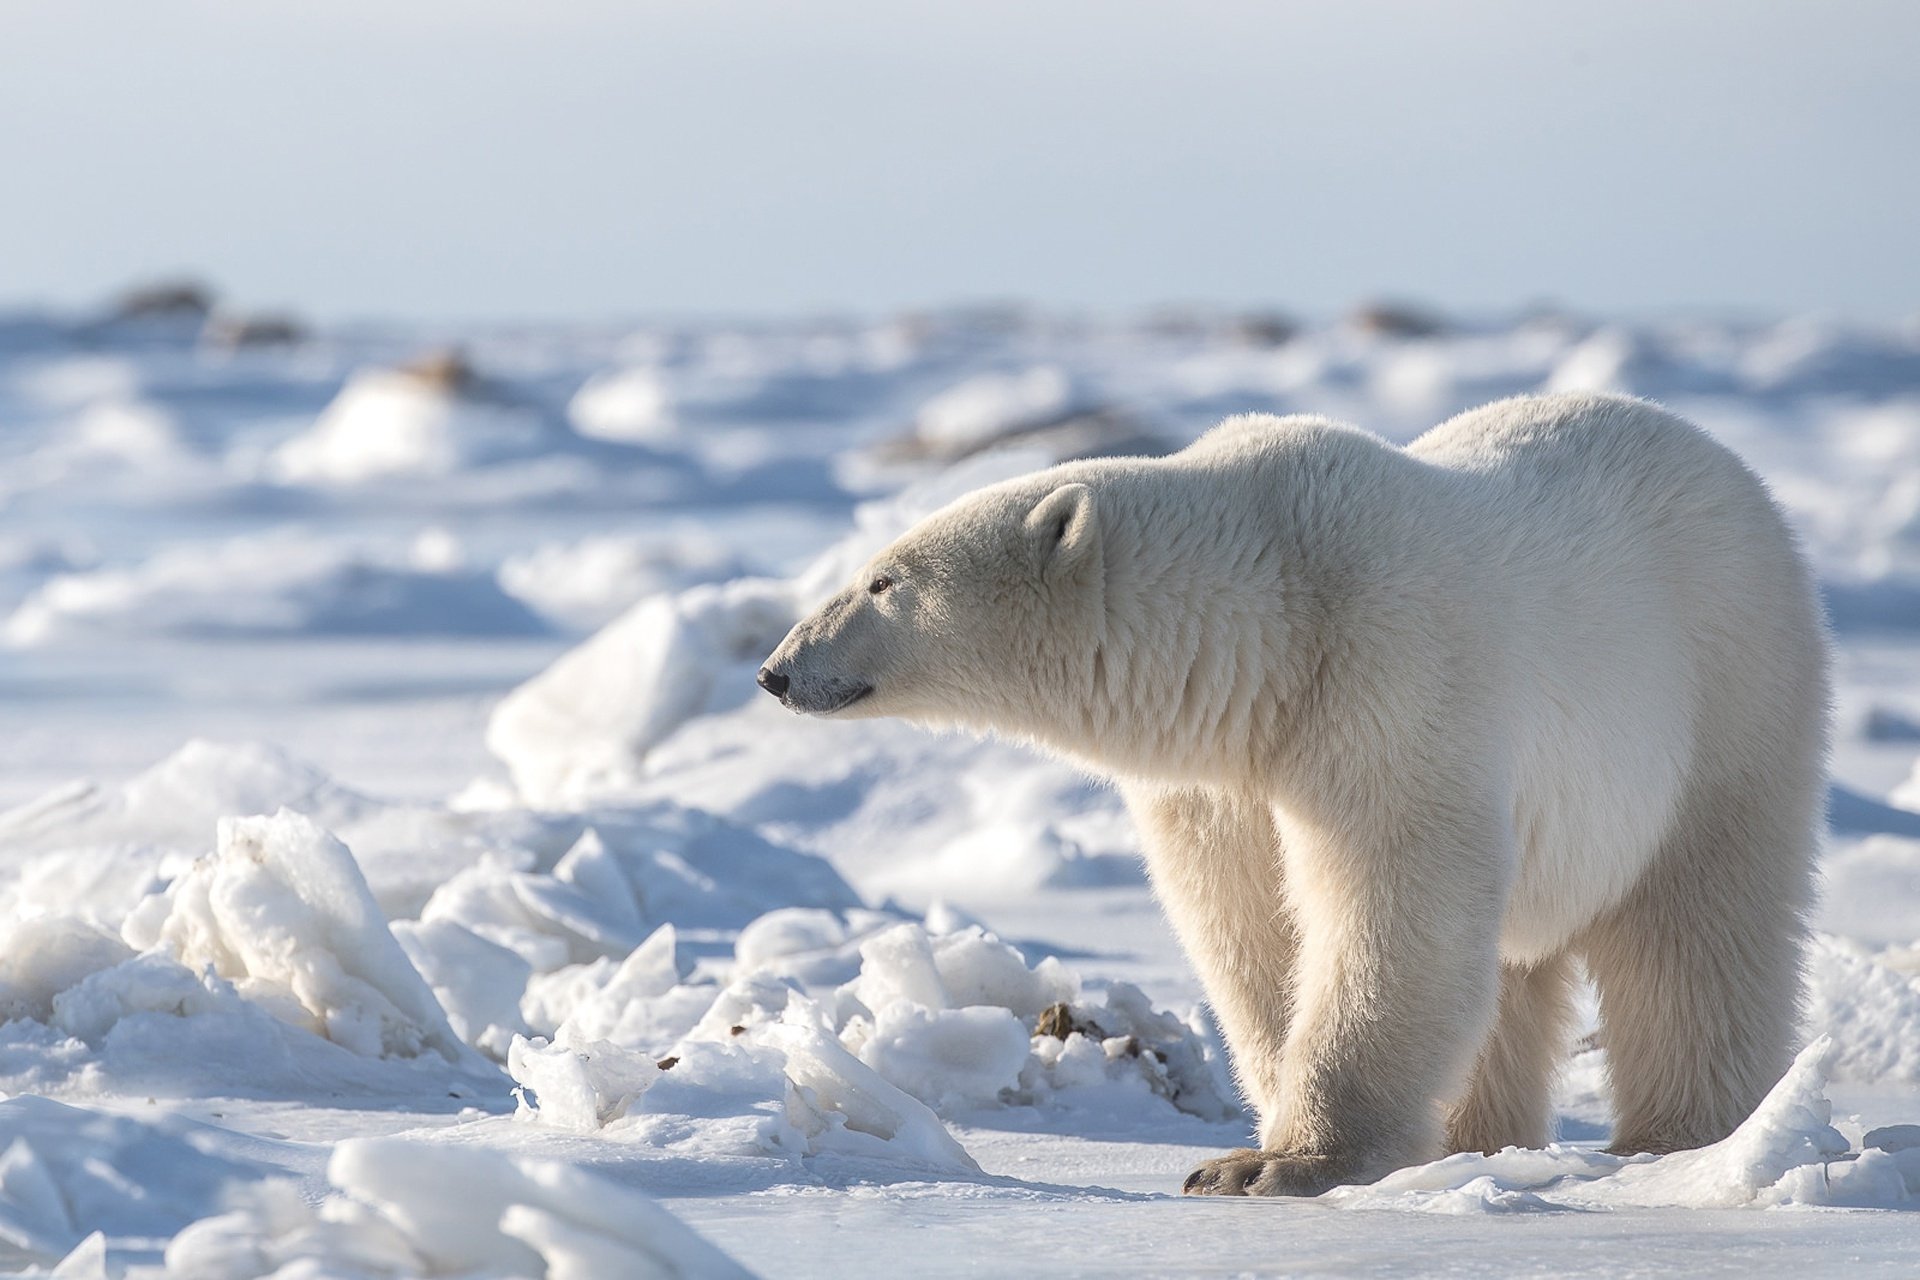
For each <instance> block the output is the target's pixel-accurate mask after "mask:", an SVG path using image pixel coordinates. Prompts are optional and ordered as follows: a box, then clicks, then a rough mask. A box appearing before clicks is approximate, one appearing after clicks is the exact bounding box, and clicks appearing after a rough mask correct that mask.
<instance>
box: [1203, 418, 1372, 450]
mask: <svg viewBox="0 0 1920 1280" xmlns="http://www.w3.org/2000/svg"><path fill="white" fill-rule="evenodd" d="M1382 443H1383V442H1382V441H1381V440H1380V438H1379V437H1378V436H1376V435H1374V434H1373V433H1371V432H1369V431H1364V430H1362V429H1361V428H1359V427H1356V426H1353V425H1351V424H1350V423H1345V422H1340V421H1338V420H1336V419H1333V418H1327V417H1322V416H1321V415H1319V414H1307V413H1297V414H1289V415H1287V416H1285V417H1281V416H1280V415H1278V414H1272V413H1241V414H1235V415H1234V416H1233V417H1231V418H1227V419H1225V420H1224V421H1222V422H1221V423H1220V425H1219V426H1217V427H1214V428H1213V429H1212V430H1210V431H1208V432H1207V433H1206V434H1205V435H1203V436H1201V437H1200V438H1199V439H1197V440H1195V441H1194V442H1193V443H1192V444H1190V445H1188V446H1187V447H1186V448H1185V449H1183V450H1181V451H1180V452H1179V453H1178V454H1175V455H1174V456H1175V457H1176V458H1193V459H1205V460H1207V461H1210V462H1211V461H1222V460H1224V461H1242V460H1244V461H1254V460H1257V459H1260V458H1263V457H1271V456H1275V455H1278V454H1283V453H1288V454H1298V453H1302V452H1310V451H1316V450H1342V449H1350V448H1358V449H1377V448H1379V447H1380V446H1381V444H1382Z"/></svg>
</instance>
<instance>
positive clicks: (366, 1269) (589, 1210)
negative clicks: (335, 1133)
mask: <svg viewBox="0 0 1920 1280" xmlns="http://www.w3.org/2000/svg"><path fill="white" fill-rule="evenodd" d="M327 1181H328V1182H329V1183H330V1184H331V1186H332V1188H333V1191H332V1194H330V1195H328V1196H327V1197H326V1198H325V1199H324V1200H323V1201H322V1202H321V1203H320V1204H318V1205H310V1204H308V1203H307V1202H306V1201H305V1200H303V1199H302V1198H301V1196H300V1194H299V1192H298V1190H297V1188H296V1187H295V1186H294V1185H293V1184H291V1183H285V1182H277V1183H270V1184H267V1185H265V1186H262V1187H258V1188H255V1189H253V1190H252V1191H251V1192H250V1193H247V1194H245V1195H244V1196H243V1197H242V1198H241V1201H240V1204H239V1206H238V1207H236V1208H234V1209H233V1210H231V1211H230V1212H227V1213H224V1214H221V1215H219V1216H216V1217H212V1218H207V1219H204V1220H202V1221H200V1222H196V1223H194V1224H193V1225H192V1226H190V1227H188V1228H187V1229H186V1230H184V1231H182V1232H181V1233H180V1234H179V1235H177V1236H176V1237H174V1239H173V1241H172V1243H171V1244H169V1245H168V1246H167V1251H166V1265H167V1270H168V1273H169V1274H172V1275H181V1276H195V1277H204V1280H257V1278H259V1277H266V1276H295V1275H299V1276H322V1275H325V1276H347V1275H351V1276H356V1277H369V1278H371V1277H396V1278H397V1277H412V1276H480V1275H489V1276H496V1275H497V1276H506V1275H512V1276H529V1277H543V1276H544V1277H553V1278H554V1280H591V1278H593V1277H600V1276H623V1277H625V1276H631V1277H635V1278H636V1280H652V1278H654V1277H663V1278H664V1277H672V1278H689V1280H690V1278H693V1277H701V1278H705V1277H715V1278H716V1280H727V1278H730V1277H736V1276H737V1277H745V1276H747V1275H748V1272H747V1271H746V1270H745V1269H743V1268H742V1267H740V1266H739V1265H738V1264H737V1263H735V1262H734V1261H733V1260H732V1259H731V1258H728V1257H727V1256H726V1255H725V1254H723V1253H721V1252H720V1251H719V1250H718V1249H716V1248H714V1247H713V1246H712V1245H711V1244H709V1243H707V1242H706V1241H705V1240H704V1239H702V1238H701V1237H700V1236H699V1235H698V1234H697V1233H695V1232H694V1231H693V1230H692V1229H691V1228H689V1227H687V1226H686V1225H685V1224H684V1223H682V1222H681V1221H680V1220H679V1219H678V1218H676V1217H674V1216H673V1215H672V1214H671V1213H669V1212H667V1211H666V1210H665V1209H663V1208H661V1207H660V1206H659V1205H657V1204H655V1203H654V1202H653V1201H652V1200H650V1199H648V1198H647V1197H645V1196H643V1195H641V1194H640V1193H638V1192H636V1191H632V1190H629V1189H627V1188H624V1187H619V1186H616V1185H615V1184H613V1183H611V1182H608V1181H606V1180H605V1179H603V1178H600V1177H597V1176H595V1175H593V1174H591V1173H587V1172H585V1171H584V1170H581V1169H578V1168H574V1167H570V1166H566V1165H560V1164H553V1163H549V1162H546V1161H540V1160H524V1159H515V1158H513V1157H510V1156H505V1155H500V1154H497V1153H494V1152H490V1151H484V1150H476V1149H472V1148H467V1147H454V1146H447V1145H438V1144H432V1143H425V1142H410V1141H405V1140H401V1139H392V1138H388V1139H377V1138H357V1139H353V1140H351V1141H347V1142H343V1143H341V1144H340V1145H339V1146H338V1147H336V1148H335V1149H334V1152H333V1156H332V1158H331V1159H330V1160H329V1161H328V1162H327Z"/></svg>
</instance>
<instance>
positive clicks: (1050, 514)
mask: <svg viewBox="0 0 1920 1280" xmlns="http://www.w3.org/2000/svg"><path fill="white" fill-rule="evenodd" d="M1098 505H1099V504H1098V503H1097V502H1096V498H1095V494H1094V492H1093V490H1092V489H1091V488H1090V487H1089V486H1088V485H1086V484H1085V483H1078V482H1072V481H1066V480H1063V478H1062V477H1059V476H1050V475H1049V474H1048V473H1042V474H1041V475H1038V476H1030V477H1026V478H1024V479H1022V480H1015V481H1010V482H1008V483H1007V484H1004V485H998V486H995V487H993V488H990V489H985V490H982V491H981V492H979V493H976V494H973V495H971V496H969V497H966V498H962V499H961V500H960V501H959V502H956V503H954V504H953V505H952V506H949V507H947V508H945V509H944V510H942V511H939V512H936V513H935V514H933V515H932V516H929V517H928V518H927V519H926V520H924V521H922V522H921V523H920V524H919V525H916V526H915V527H914V528H912V529H910V530H908V531H907V533H905V534H904V535H902V536H901V537H900V538H899V539H898V540H897V541H896V542H894V543H893V545H892V546H889V547H888V548H887V549H886V550H884V551H882V552H881V553H880V554H879V555H877V556H875V557H874V558H873V559H872V560H870V561H868V562H867V564H866V566H865V568H864V569H863V570H862V571H861V572H860V574H859V575H858V576H857V577H856V578H855V579H854V581H853V582H852V583H850V584H849V585H848V586H847V587H846V588H845V589H844V590H842V591H841V592H840V593H839V594H837V595H835V596H834V597H833V598H832V599H831V600H829V601H827V602H826V603H825V604H824V605H822V606H821V607H820V608H819V609H818V610H816V611H815V612H814V613H813V615H812V616H811V617H808V618H805V619H803V620H802V621H801V622H800V624H799V625H798V626H796V627H794V629H793V630H792V631H791V632H789V633H788V635H787V638H786V639H785V640H783V641H781V642H780V647H779V648H777V649H775V650H774V651H773V654H772V656H771V657H769V658H768V659H767V661H766V665H765V666H764V667H762V668H761V669H760V684H761V687H762V688H764V689H766V690H767V691H768V692H769V693H771V694H773V695H774V696H776V697H778V698H779V699H780V701H781V702H782V704H784V705H785V706H787V707H788V708H790V709H791V710H794V711H798V712H804V713H808V714H812V715H828V716H836V717H856V716H859V717H864V716H906V717H909V718H912V719H916V720H921V721H930V722H935V723H945V724H956V725H967V726H973V727H981V728H995V729H1004V730H1012V731H1015V732H1018V731H1022V730H1025V729H1028V728H1029V727H1030V726H1031V725H1032V724H1033V723H1034V722H1035V720H1036V717H1040V716H1044V715H1047V714H1049V713H1052V712H1057V711H1060V710H1062V709H1063V708H1062V702H1063V699H1070V698H1071V697H1072V689H1073V688H1074V687H1075V686H1076V684H1078V683H1080V682H1077V681H1076V680H1075V674H1076V673H1077V672H1080V671H1081V670H1082V669H1083V668H1084V667H1085V665H1086V663H1087V660H1088V658H1087V655H1089V654H1091V653H1092V652H1093V651H1094V649H1095V647H1096V646H1097V644H1098V636H1099V625H1100V621H1099V620H1100V618H1101V614H1102V604H1101V583H1102V557H1103V549H1102V538H1101V527H1100V514H1099V510H1098Z"/></svg>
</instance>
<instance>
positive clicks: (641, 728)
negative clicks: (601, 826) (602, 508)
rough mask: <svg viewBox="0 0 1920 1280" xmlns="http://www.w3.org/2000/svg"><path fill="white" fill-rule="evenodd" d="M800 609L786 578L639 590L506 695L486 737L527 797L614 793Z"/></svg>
mask: <svg viewBox="0 0 1920 1280" xmlns="http://www.w3.org/2000/svg"><path fill="white" fill-rule="evenodd" d="M797 616H798V608H797V605H796V602H795V599H794V596H793V594H792V592H791V591H790V590H789V589H788V588H787V587H786V586H785V585H784V584H781V583H776V582H767V581H761V580H757V579H751V578H748V579H742V580H740V581H735V582H730V583H726V584H724V585H720V586H701V587H694V588H692V589H691V590H688V591H684V592H681V593H680V594H678V595H672V596H655V597H653V598H651V599H648V600H644V601H642V602H641V603H639V604H638V605H635V606H634V607H633V608H632V609H631V610H629V611H628V612H627V613H625V614H623V615H622V616H621V617H620V618H618V619H617V620H615V621H614V622H613V623H611V624H609V625H608V626H607V627H606V628H604V629H603V630H601V631H600V632H599V633H598V634H596V635H595V636H593V637H592V638H591V639H589V640H588V641H587V642H586V643H585V644H583V645H581V646H580V647H579V648H577V649H574V650H573V651H571V652H569V653H567V654H565V655H564V656H562V657H561V658H560V660H559V661H558V662H556V663H554V664H553V666H551V667H549V668H548V669H547V670H546V671H544V672H542V673H541V674H540V675H538V676H535V677H534V678H533V679H532V680H530V681H528V682H527V683H526V684H523V685H521V686H520V687H519V688H517V689H515V690H514V691H513V692H512V693H510V694H508V695H507V697H506V698H505V699H503V700H502V701H501V703H500V705H499V706H498V707H497V708H496V709H495V711H494V713H493V718H492V719H491V720H490V721H489V722H488V725H487V746H488V748H489V749H490V750H491V751H492V752H493V753H494V754H495V755H496V756H498V757H500V759H501V760H502V761H504V762H505V763H506V765H507V767H508V769H509V770H510V771H511V772H512V775H513V780H514V784H515V786H517V787H518V788H519V789H520V791H521V794H522V795H523V796H524V797H526V799H527V800H529V801H530V802H532V803H534V804H539V805H546V806H565V805H569V804H575V805H577V804H579V803H581V802H583V801H584V800H585V799H587V798H589V797H593V796H597V795H603V794H607V793H610V792H613V793H617V792H618V791H619V790H621V789H622V787H624V786H629V785H631V784H632V783H633V782H634V781H635V780H637V779H638V777H639V776H640V770H641V767H642V762H643V761H644V760H645V758H646V754H647V752H648V751H649V750H650V749H651V748H652V747H654V746H655V745H656V744H657V743H659V742H660V741H661V740H662V739H664V738H665V737H666V736H667V735H668V734H670V733H672V732H673V731H674V730H675V729H677V728H679V727H680V725H682V724H684V723H685V722H686V721H687V720H689V719H691V718H692V717H693V716H695V715H697V714H699V713H700V712H702V711H704V710H706V709H707V707H708V704H709V702H710V701H711V700H712V699H713V698H714V696H715V694H716V692H718V689H717V686H718V684H719V681H720V677H721V676H722V674H723V673H725V672H727V671H730V670H735V669H743V668H744V667H745V665H746V664H748V663H750V662H757V661H758V660H759V659H760V658H761V657H763V656H765V654H766V653H767V652H768V651H769V650H771V649H772V648H773V646H774V645H775V644H777V643H779V640H780V637H781V636H783V635H785V634H786V632H787V629H788V628H789V627H791V626H792V625H793V622H794V619H795V618H796V617H797ZM734 700H736V701H737V698H736V699H734Z"/></svg>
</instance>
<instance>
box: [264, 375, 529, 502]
mask: <svg viewBox="0 0 1920 1280" xmlns="http://www.w3.org/2000/svg"><path fill="white" fill-rule="evenodd" d="M453 381H454V385H448V383H449V380H448V379H436V378H432V377H425V376H422V375H421V374H420V373H418V372H412V371H408V370H391V369H380V370H371V371H368V372H364V373H359V374H356V375H354V377H353V378H352V379H351V380H350V381H349V382H348V383H347V385H346V386H345V387H342V388H341V390H340V394H339V395H338V396H336V397H335V398H334V400H333V403H331V404H329V405H328V406H327V407H326V409H325V411H324V412H322V413H321V415H320V417H319V418H318V419H317V420H316V421H315V422H314V424H313V426H312V427H311V428H309V429H308V430H307V431H306V432H304V433H303V434H301V435H299V436H296V437H295V438H294V439H292V440H289V441H288V442H287V443H286V444H284V445H282V446H281V447H280V449H279V451H278V452H277V453H276V454H275V455H274V457H273V472H274V474H275V475H276V476H277V477H278V478H280V479H282V480H284V481H287V482H288V483H291V484H303V485H356V484H364V483H366V482H368V481H374V480H391V479H407V478H438V477H445V476H449V475H452V474H454V473H456V472H459V471H463V470H467V469H470V468H473V467H477V466H483V465H485V464H487V463H493V462H503V461H508V460H511V459H514V458H523V457H527V456H529V455H531V454H535V453H538V452H540V451H542V450H543V449H545V448H547V447H548V446H549V445H550V444H551V443H552V442H553V440H554V436H555V428H554V426H553V424H551V423H549V422H548V421H547V420H546V419H545V418H544V417H543V416H542V415H541V414H539V413H537V412H535V411H533V410H532V409H529V408H527V407H523V406H520V405H515V404H509V403H504V402H494V401H490V400H487V399H483V398H481V397H479V396H477V395H474V394H471V393H469V392H467V391H465V390H463V388H462V387H461V385H459V382H460V381H463V380H453Z"/></svg>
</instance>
